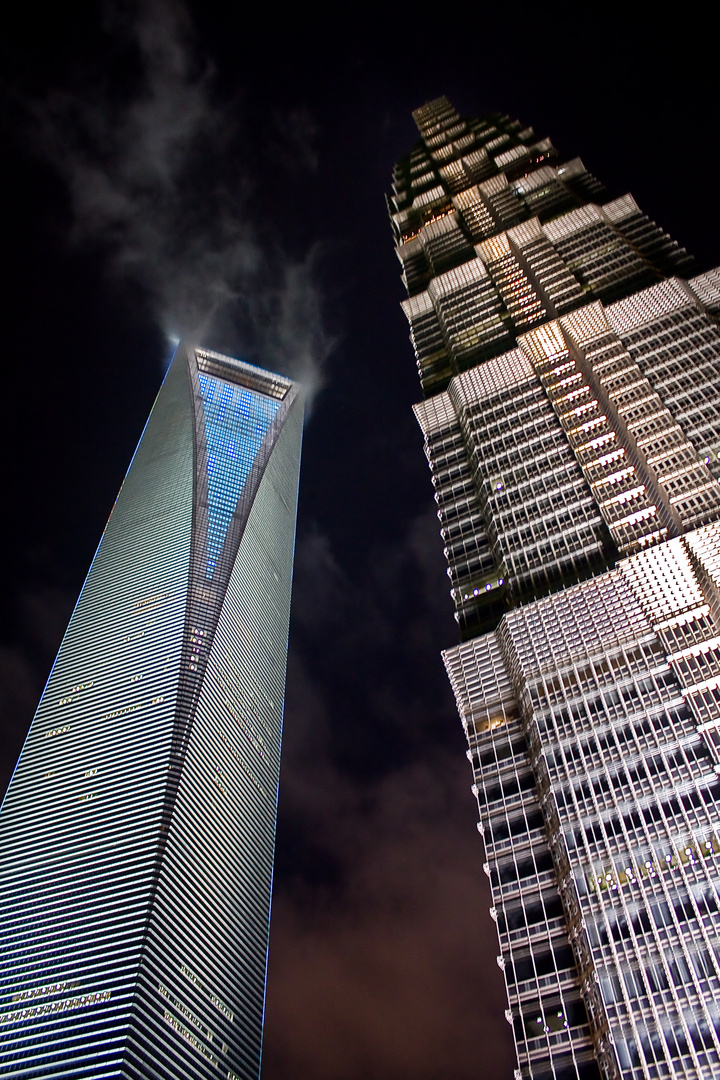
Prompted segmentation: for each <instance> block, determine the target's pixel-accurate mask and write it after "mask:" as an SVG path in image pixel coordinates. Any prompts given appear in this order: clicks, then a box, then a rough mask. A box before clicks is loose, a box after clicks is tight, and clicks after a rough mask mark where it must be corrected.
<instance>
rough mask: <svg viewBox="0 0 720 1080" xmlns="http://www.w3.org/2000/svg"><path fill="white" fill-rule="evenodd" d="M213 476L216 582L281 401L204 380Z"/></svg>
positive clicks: (211, 545) (211, 533) (211, 557)
mask: <svg viewBox="0 0 720 1080" xmlns="http://www.w3.org/2000/svg"><path fill="white" fill-rule="evenodd" d="M199 382H200V395H201V397H202V402H203V409H204V414H205V440H206V444H207V472H208V531H207V569H206V576H207V577H208V578H212V576H213V574H214V572H215V567H216V565H217V560H218V558H219V556H220V552H221V551H222V546H223V542H224V540H225V536H226V534H227V531H228V528H229V527H230V523H231V521H232V517H233V514H234V512H235V507H236V506H237V501H238V499H239V498H240V495H241V493H242V490H243V487H244V486H245V481H246V480H247V478H248V475H249V473H250V470H251V468H252V466H253V462H254V461H255V458H256V456H257V452H258V450H259V449H260V446H261V445H262V441H263V439H264V437H265V435H266V433H267V430H268V428H269V427H270V425H271V423H272V422H273V420H274V418H275V414H276V413H277V411H278V409H279V407H280V402H279V401H277V400H276V399H275V398H268V397H264V396H263V395H261V394H256V393H254V392H253V391H252V390H247V389H245V388H244V387H241V386H235V385H232V384H231V383H226V382H223V381H222V380H221V379H215V378H213V377H212V376H210V375H204V374H201V375H200V376H199Z"/></svg>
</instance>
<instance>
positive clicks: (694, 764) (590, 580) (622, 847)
mask: <svg viewBox="0 0 720 1080" xmlns="http://www.w3.org/2000/svg"><path fill="white" fill-rule="evenodd" d="M414 117H415V120H416V123H417V125H418V128H419V130H420V135H421V141H420V142H419V143H418V145H417V146H416V148H415V149H414V150H413V151H412V152H411V153H410V155H409V156H408V157H406V158H404V159H403V160H402V161H401V162H400V163H399V164H398V166H397V167H396V169H395V173H394V180H393V190H392V193H391V194H390V197H389V206H390V214H391V219H392V223H393V229H394V232H395V238H396V243H397V253H398V256H399V258H400V261H401V263H402V268H403V279H404V281H405V284H406V286H407V290H408V299H407V300H406V301H405V302H404V304H403V307H404V309H405V313H406V315H407V317H408V319H409V322H410V327H411V337H412V341H413V345H414V347H415V352H416V356H417V364H418V370H419V373H420V379H421V382H422V386H423V390H424V392H425V395H426V397H425V400H424V401H423V402H422V404H420V405H418V406H416V410H415V411H416V415H417V419H418V421H419V423H420V426H421V428H422V430H423V433H424V435H425V446H426V453H427V456H428V460H429V462H430V467H431V470H432V476H433V484H434V486H435V499H436V501H437V505H438V517H439V519H440V525H441V532H442V536H443V539H444V543H445V555H446V558H447V562H448V574H449V576H450V581H451V586H452V597H453V600H454V603H455V609H456V619H457V621H458V624H459V627H460V632H461V637H462V642H463V643H462V644H461V645H459V646H457V647H456V648H451V649H449V650H448V651H447V652H446V653H445V654H444V660H445V664H446V667H447V671H448V674H449V677H450V681H451V684H452V687H453V690H454V692H455V696H456V699H457V704H458V709H459V712H460V716H461V718H462V722H463V725H464V727H465V731H466V734H467V739H468V746H469V749H468V757H469V759H470V761H471V763H472V767H473V771H474V787H473V790H474V791H475V793H476V794H477V798H478V805H479V811H480V821H479V830H480V832H481V834H482V836H483V840H484V844H485V850H486V857H487V862H486V864H485V869H486V872H487V874H488V876H489V878H490V883H491V889H492V896H493V907H492V909H491V911H490V914H491V916H492V918H493V919H494V920H495V921H496V923H497V928H498V937H499V955H498V964H499V965H500V967H501V968H502V969H503V971H504V974H505V979H506V983H507V993H508V1006H509V1007H508V1010H507V1014H506V1015H507V1019H508V1021H509V1022H510V1023H511V1025H512V1027H513V1031H514V1036H515V1043H516V1047H517V1053H518V1069H517V1072H516V1077H517V1078H518V1080H520V1078H523V1080H525V1078H527V1080H529V1078H532V1080H551V1078H553V1080H571V1078H572V1080H575V1078H582V1080H586V1078H587V1080H589V1078H591V1077H598V1076H601V1077H603V1078H604V1080H615V1078H619V1077H623V1078H627V1080H630V1078H633V1080H635V1078H637V1080H640V1078H641V1077H642V1078H644V1080H649V1078H655V1077H676V1078H680V1077H683V1078H685V1077H688V1078H689V1077H693V1078H695V1077H704V1078H708V1080H709V1078H710V1077H717V1076H718V1075H720V776H719V775H718V774H719V773H720V735H719V734H718V726H719V725H720V486H719V483H718V481H719V479H720V322H719V321H718V316H720V271H718V270H713V271H711V272H709V273H704V274H699V275H696V274H695V271H694V268H693V264H692V261H691V260H690V259H689V257H688V256H687V255H686V253H685V252H684V251H683V250H682V249H680V248H679V247H678V246H677V244H675V243H674V242H673V241H672V240H671V239H670V238H669V237H668V236H667V235H666V234H664V233H663V232H662V231H661V230H660V229H659V228H658V227H657V225H655V224H654V223H653V222H652V221H650V220H649V219H648V218H647V217H646V216H645V215H644V214H643V213H642V212H641V210H640V209H639V207H638V206H637V205H636V203H635V201H634V200H633V198H632V196H630V195H623V196H622V197H621V198H612V199H610V198H609V196H608V195H607V193H606V192H605V190H604V189H603V187H602V185H601V184H600V183H599V182H598V181H597V180H596V179H595V178H594V177H593V176H591V175H590V174H589V173H588V172H587V171H586V169H585V167H584V166H583V164H582V162H581V161H580V160H579V159H577V158H576V159H574V160H572V161H563V160H562V159H561V158H560V157H559V156H558V154H557V152H556V151H555V149H554V147H553V146H552V143H551V142H550V141H549V140H548V139H541V140H539V139H538V138H537V137H536V136H535V134H534V133H533V131H532V129H530V128H523V127H522V125H521V124H519V123H517V122H511V121H510V120H509V119H508V118H507V117H504V116H490V117H487V118H485V119H481V120H468V121H465V120H461V118H460V117H459V116H458V114H457V112H456V111H455V110H454V108H453V107H452V106H451V105H450V103H449V102H448V101H447V99H445V98H440V99H439V100H437V101H433V102H431V103H430V104H428V105H425V106H424V107H423V108H421V109H418V110H417V112H416V113H415V114H414ZM694 275H695V276H694ZM468 932H471V931H470V928H468Z"/></svg>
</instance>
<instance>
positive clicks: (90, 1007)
mask: <svg viewBox="0 0 720 1080" xmlns="http://www.w3.org/2000/svg"><path fill="white" fill-rule="evenodd" d="M301 434H302V395H301V393H300V390H299V388H298V387H297V386H296V385H295V384H293V383H291V382H290V381H288V380H287V379H284V378H281V377H280V376H277V375H273V374H270V373H269V372H266V371H262V370H260V369H259V368H255V367H251V366H250V365H247V364H244V363H240V362H238V361H236V360H232V359H229V358H228V357H225V356H220V355H218V354H215V353H212V352H208V351H204V350H201V349H195V348H189V347H185V346H180V348H179V349H178V351H177V353H176V356H175V358H174V360H173V362H172V364H171V366H170V368H169V370H168V373H167V376H166V378H165V381H164V383H163V386H162V388H161V390H160V393H159V395H158V398H157V401H156V403H155V406H154V408H153V410H152V413H151V415H150V418H149V420H148V423H147V426H146V428H145V431H144V433H143V436H142V438H141V440H140V443H139V445H138V448H137V451H136V453H135V456H134V458H133V461H132V464H131V466H130V469H129V471H128V473H127V476H126V478H125V481H124V483H123V486H122V489H121V491H120V494H119V496H118V499H117V502H116V504H115V507H114V509H113V511H112V514H111V516H110V519H109V521H108V524H107V527H106V529H105V532H104V534H103V537H102V540H101V542H100V546H99V547H98V550H97V553H96V555H95V558H94V560H93V563H92V566H91V569H90V572H89V574H88V577H87V580H86V582H85V585H84V587H83V589H82V592H81V594H80V598H79V600H78V603H77V606H76V608H75V611H74V613H73V616H72V618H71V620H70V624H69V626H68V629H67V632H66V634H65V637H64V639H63V642H62V645H61V648H60V652H59V653H58V656H57V659H56V661H55V665H54V667H53V670H52V673H51V675H50V678H49V680H48V683H47V686H46V688H45V691H44V693H43V696H42V699H41V701H40V705H39V707H38V710H37V713H36V716H35V719H34V720H33V723H32V727H31V729H30V733H29V735H28V737H27V741H26V743H25V747H24V749H23V751H22V754H21V757H20V760H19V762H18V765H17V768H16V771H15V774H14V776H13V779H12V781H11V784H10V787H9V789H8V792H7V795H6V798H5V801H4V803H3V806H2V812H0V866H1V868H2V869H1V873H0V927H1V933H0V972H1V973H2V977H1V979H0V1074H2V1075H8V1076H23V1077H34V1076H37V1077H40V1076H42V1077H60V1076H62V1077H127V1078H131V1077H133V1078H136V1080H140V1078H142V1080H147V1078H148V1077H153V1078H154V1077H158V1078H167V1080H170V1078H172V1080H177V1078H178V1077H187V1078H198V1080H201V1078H202V1080H205V1078H210V1077H212V1078H214V1080H215V1078H217V1077H223V1078H227V1080H239V1078H242V1080H246V1078H250V1077H253V1078H257V1076H258V1073H259V1068H260V1050H261V1040H262V1022H263V1008H264V993H265V972H266V954H267V946H268V923H269V914H270V892H271V882H272V868H273V848H274V836H275V820H276V805H277V791H278V775H279V764H280V741H281V730H282V715H283V696H284V683H285V667H286V655H287V633H288V618H289V607H290V588H291V578H292V557H293V546H294V535H295V512H296V501H297V485H298V470H299V459H300V443H301Z"/></svg>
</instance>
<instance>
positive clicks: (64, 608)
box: [0, 0, 720, 1080]
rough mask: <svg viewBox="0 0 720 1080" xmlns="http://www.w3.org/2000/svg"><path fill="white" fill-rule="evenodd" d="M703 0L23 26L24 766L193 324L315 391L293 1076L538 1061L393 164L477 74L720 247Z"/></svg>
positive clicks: (130, 17)
mask: <svg viewBox="0 0 720 1080" xmlns="http://www.w3.org/2000/svg"><path fill="white" fill-rule="evenodd" d="M647 10H648V11H657V9H652V8H650V6H648V7H647ZM687 10H690V9H687ZM678 11H679V9H678V10H676V11H675V14H674V16H673V18H674V20H675V21H673V22H672V23H670V22H668V23H663V22H661V21H659V20H660V16H659V15H657V14H653V16H652V19H653V21H648V20H646V19H644V18H642V17H641V16H639V15H637V16H636V15H635V14H634V12H633V10H632V9H631V8H628V7H627V6H617V7H612V6H608V5H602V6H600V7H599V8H598V7H592V8H591V7H590V6H589V5H578V9H577V10H574V11H573V10H571V11H568V12H566V13H564V14H563V12H562V9H561V8H560V7H559V6H557V5H536V6H535V7H534V8H533V9H529V8H526V7H525V6H523V5H522V4H514V5H506V6H505V7H502V8H501V7H500V6H499V5H492V6H490V5H487V6H483V5H482V4H476V5H473V6H472V7H467V8H466V7H462V6H459V7H458V6H456V7H451V6H447V5H444V6H436V7H435V8H433V9H429V13H428V14H421V13H420V10H419V9H415V8H414V7H413V6H412V5H404V6H403V7H402V9H399V10H397V11H396V10H395V9H392V8H390V7H385V8H377V9H373V7H372V6H371V5H363V6H362V9H361V10H360V11H354V10H350V11H347V12H341V11H340V9H339V8H335V9H332V10H331V9H328V12H327V13H326V14H324V15H321V14H315V13H314V12H313V11H311V10H308V8H307V7H306V6H305V5H297V6H295V7H294V8H293V9H292V11H291V13H290V14H285V13H283V12H282V11H281V10H280V9H279V8H277V7H276V6H275V5H263V4H256V5H253V6H252V10H250V8H249V6H246V5H226V4H219V3H216V2H206V3H203V4H199V3H195V4H191V5H190V6H189V7H187V8H185V7H182V6H181V5H179V4H173V3H167V4H164V3H162V2H155V0H151V2H148V3H145V4H138V5H126V4H116V5H110V4H108V5H99V4H92V3H86V4H80V3H72V2H71V3H70V4H65V5H56V6H55V8H54V10H53V11H51V12H50V13H49V14H47V13H46V14H43V15H42V16H41V15H40V12H39V10H38V9H37V8H36V7H34V6H32V5H27V4H26V5H20V6H19V7H18V8H16V9H15V10H14V12H13V19H14V23H13V27H12V28H7V27H6V35H5V41H4V43H3V45H2V47H1V50H0V59H1V61H2V63H1V65H0V70H1V71H2V75H1V78H2V81H3V90H4V105H3V111H2V132H3V142H2V148H3V163H2V177H3V185H4V197H3V201H2V207H3V215H2V217H3V224H4V234H5V242H4V275H3V277H4V288H3V292H2V296H3V300H4V302H5V303H4V313H3V322H2V329H3V333H2V346H1V347H2V351H3V360H2V372H3V384H4V409H3V421H2V427H1V431H2V462H3V468H2V506H3V508H4V522H5V524H4V528H3V530H2V544H3V552H2V559H1V560H0V568H1V570H2V575H3V584H2V589H1V591H0V597H1V598H2V605H3V618H2V620H1V622H0V633H1V637H0V710H1V715H0V723H1V724H2V732H3V742H2V746H1V748H0V765H1V767H2V776H1V777H0V784H2V786H3V787H4V784H5V782H6V780H7V778H8V777H9V775H10V773H11V770H12V767H13V764H14V762H15V759H16V757H17V754H18V752H19V749H20V747H21V745H22V740H23V738H24V735H25V732H26V731H27V728H28V725H29V723H30V720H31V718H32V714H33V711H34V708H35V706H36V704H37V700H38V697H39V695H40V692H41V690H42V687H43V684H44V681H45V679H46V677H47V674H48V671H49V667H50V664H51V663H52V660H53V658H54V655H55V653H56V651H57V648H58V645H59V642H60V638H61V635H62V632H63V630H64V628H65V625H66V623H67V620H68V618H69V616H70V613H71V611H72V606H73V603H74V601H75V599H76V597H77V594H78V591H79V589H80V586H81V584H82V581H83V578H84V575H85V573H86V572H87V568H88V565H89V563H90V560H91V558H92V555H93V552H94V550H95V547H96V545H97V543H98V540H99V538H100V535H101V532H102V529H103V526H104V524H105V521H106V519H107V516H108V513H109V511H110V509H111V507H112V504H113V500H114V498H115V495H116V493H117V490H118V488H119V485H120V483H121V481H122V477H123V475H124V472H125V470H126V468H127V465H128V463H129V460H130V457H131V455H132V452H133V450H134V447H135V445H136V443H137V440H138V438H139V436H140V433H141V431H142V426H143V424H144V421H145V419H146V417H147V414H148V411H149V409H150V406H151V404H152V401H153V398H154V396H155V394H156V392H157V389H158V386H159V383H160V380H161V378H162V374H163V370H164V367H165V365H166V363H167V359H168V357H169V355H170V351H171V345H170V343H169V336H171V335H173V334H175V335H179V334H186V335H189V336H191V337H192V338H194V340H196V341H197V342H198V343H199V344H203V345H205V346H208V347H210V348H215V349H218V350H220V351H224V352H228V353H230V354H232V355H236V356H241V357H243V358H246V359H248V360H250V361H251V362H255V363H258V364H261V365H263V366H267V367H271V368H276V369H277V370H280V371H284V372H286V373H288V374H290V375H294V376H296V377H301V378H303V379H305V380H306V381H308V383H309V384H310V385H311V387H312V388H313V400H312V409H311V415H310V418H309V421H308V423H307V426H306V431H305V445H304V457H303V467H302V476H301V486H300V508H299V520H298V539H297V549H296V567H295V588H294V596H293V615H292V626H291V636H290V657H289V669H288V689H287V701H286V715H285V745H284V751H283V755H284V756H283V769H282V779H281V794H280V807H279V823H278V843H277V867H276V876H275V899H274V907H273V919H272V931H271V945H270V968H269V980H268V997H267V1016H266V1036H265V1053H264V1070H263V1076H264V1078H265V1080H281V1078H282V1080H287V1078H293V1080H404V1078H407V1077H410V1076H412V1077H413V1080H470V1078H474V1080H478V1078H479V1080H494V1078H495V1077H497V1078H501V1077H502V1078H507V1080H509V1078H510V1077H511V1075H512V1067H513V1063H512V1046H511V1035H510V1028H509V1027H508V1025H507V1023H506V1021H505V1019H504V1017H503V1010H504V1008H505V1000H504V990H503V985H502V977H501V974H500V971H499V969H498V967H497V965H496V962H495V955H496V953H497V942H496V939H495V935H494V926H493V924H492V922H491V920H490V919H489V917H488V914H487V909H488V907H489V906H490V894H489V889H488V887H487V879H486V877H485V875H484V873H483V872H482V861H483V852H482V846H481V843H480V840H479V837H478V836H477V833H476V829H475V822H476V816H477V812H476V808H475V806H474V800H473V798H472V796H471V794H470V790H469V788H470V783H471V775H470V767H469V765H468V763H467V761H466V760H465V746H464V739H463V735H462V729H461V726H460V723H459V721H458V719H457V714H456V713H455V709H454V703H453V701H452V696H451V693H450V690H449V686H448V684H447V682H446V679H445V675H444V671H443V669H442V665H441V661H440V655H439V653H440V650H441V648H443V647H447V646H451V645H453V644H454V643H455V642H456V640H457V638H456V628H455V623H454V620H453V617H452V608H451V603H450V598H449V594H448V581H447V577H446V575H445V568H444V561H443V557H442V548H441V543H440V538H439V534H438V525H437V519H436V517H435V504H434V502H433V498H432V486H431V484H430V479H429V471H428V469H427V465H426V462H425V459H424V456H423V452H422V440H421V437H420V432H419V429H418V428H417V426H416V424H415V421H414V419H413V417H412V413H411V408H410V407H411V405H412V403H413V402H414V401H416V400H418V398H419V396H420V394H419V383H418V380H417V375H416V371H415V364H414V358H413V355H412V351H411V347H410V345H409V342H408V335H407V324H406V322H405V319H404V316H403V315H402V312H401V310H400V308H399V306H398V302H399V300H401V299H402V296H403V290H402V285H401V281H400V274H399V263H398V262H397V260H396V257H395V255H394V252H393V246H392V236H391V231H390V227H389V224H388V221H387V216H386V211H385V205H384V198H383V196H384V192H385V190H386V189H387V188H388V187H389V185H390V177H391V170H392V165H393V163H394V161H395V160H396V159H397V158H398V157H400V156H401V155H402V154H404V153H406V152H408V151H409V150H410V149H411V147H412V145H413V143H414V142H415V140H416V135H417V133H416V131H415V128H414V125H413V123H412V119H411V116H410V113H411V110H412V109H413V108H415V107H417V106H418V105H420V104H422V103H423V102H425V101H427V100H429V99H431V98H433V97H436V96H438V95H439V94H441V93H446V94H447V95H448V96H449V97H450V99H451V100H452V101H453V102H454V104H455V105H456V106H457V107H458V109H459V110H460V112H461V113H464V114H467V115H479V114H482V113H484V112H490V111H502V112H506V113H509V114H510V115H511V116H512V117H517V118H519V119H521V120H522V121H523V122H524V123H527V124H532V125H533V127H534V128H535V131H536V132H537V134H538V136H539V137H543V136H550V137H551V138H552V139H553V141H554V143H555V145H556V146H558V148H559V149H560V151H561V152H562V153H564V154H566V155H567V156H569V157H572V156H575V155H576V154H577V155H580V156H581V157H582V159H583V161H584V162H585V164H586V166H587V167H588V168H589V169H590V170H591V171H592V172H594V173H595V174H596V175H597V176H599V177H600V178H601V179H602V180H603V181H604V182H605V183H606V185H607V186H608V188H609V190H610V193H611V194H612V195H621V194H623V193H624V192H626V191H631V192H632V193H633V194H634V195H635V197H636V199H637V201H638V203H639V204H640V206H641V208H642V209H643V210H644V211H645V212H647V213H649V214H650V216H651V217H653V218H655V219H656V220H657V221H658V222H659V223H660V224H661V225H662V226H663V227H664V228H665V229H667V231H669V232H670V233H671V234H672V235H673V236H674V237H675V238H676V239H677V240H678V241H679V242H680V243H681V244H683V245H684V246H686V247H687V248H688V249H689V250H690V251H691V252H692V253H693V254H695V256H696V257H697V259H698V262H699V265H700V268H701V269H707V268H709V267H710V266H713V265H716V263H718V262H720V244H719V243H718V235H717V233H718V227H717V209H716V208H717V182H718V181H717V178H718V173H717V164H718V161H717V157H718V146H717V142H718V122H717V106H718V85H717V78H718V76H717V71H718V67H717V62H716V57H715V45H714V40H713V38H712V36H711V35H710V34H709V33H708V32H707V27H703V25H701V24H700V23H690V22H689V21H688V20H685V21H683V22H680V21H678V20H679V14H678ZM681 14H682V12H681ZM656 20H658V21H656Z"/></svg>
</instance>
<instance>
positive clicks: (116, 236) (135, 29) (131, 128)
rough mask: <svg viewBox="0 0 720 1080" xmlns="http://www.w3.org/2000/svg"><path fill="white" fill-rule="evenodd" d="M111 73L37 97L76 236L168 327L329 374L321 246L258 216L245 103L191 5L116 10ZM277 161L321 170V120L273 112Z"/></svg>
mask: <svg viewBox="0 0 720 1080" xmlns="http://www.w3.org/2000/svg"><path fill="white" fill-rule="evenodd" d="M106 27H107V32H108V34H109V35H110V38H111V39H112V40H113V43H114V45H115V48H116V53H117V54H119V61H118V63H117V64H116V65H115V66H114V68H113V70H114V72H115V74H114V78H112V79H109V80H106V81H104V82H103V83H102V84H100V82H99V80H98V82H96V84H95V85H91V86H87V87H85V88H84V89H83V90H82V91H78V90H77V89H75V90H73V91H69V90H67V89H63V90H60V89H58V90H56V91H55V92H54V93H52V94H51V95H50V96H49V97H47V98H46V99H45V100H44V101H42V102H39V103H38V102H35V103H34V105H33V107H32V108H33V113H34V116H35V118H36V121H37V131H38V135H39V146H40V148H41V151H42V153H43V154H44V155H45V157H46V158H47V159H48V160H49V161H50V162H51V163H52V164H53V165H54V166H55V167H56V168H57V169H58V170H59V172H60V173H61V175H62V176H63V177H64V179H65V181H66V183H67V187H68V191H69V193H70V198H71V203H72V211H73V228H72V238H73V240H74V241H75V242H76V243H81V244H87V243H90V244H93V245H98V246H100V247H102V248H104V249H105V250H106V251H107V258H108V267H109V269H110V270H111V272H112V273H114V274H115V275H117V276H119V277H120V278H123V279H126V280H129V281H132V282H134V283H135V284H139V285H140V286H141V289H142V291H143V293H144V295H145V297H146V299H147V303H148V305H149V307H150V310H151V312H152V313H153V315H154V317H155V318H156V319H157V321H158V323H159V325H160V326H161V327H162V329H163V330H164V331H165V333H166V334H167V335H168V336H169V337H186V338H190V339H192V340H194V341H202V342H203V343H204V344H208V345H215V346H216V347H222V348H227V349H232V350H234V351H235V352H236V353H239V354H241V355H243V356H244V357H245V358H247V359H249V360H251V361H252V362H255V363H258V364H262V365H264V366H268V367H274V368H275V369H277V370H280V371H282V372H284V373H287V374H290V375H292V376H294V377H296V378H300V379H302V380H304V381H305V382H306V383H307V384H308V386H309V388H310V390H311V391H313V390H316V389H317V388H318V386H319V385H320V383H321V381H322V367H323V363H324V361H325V359H326V357H327V355H328V353H329V351H330V349H331V347H332V340H331V338H330V337H329V335H328V333H327V331H326V329H325V326H324V322H323V317H322V298H321V295H320V290H319V286H318V277H317V262H318V249H314V250H312V251H310V252H308V253H307V254H306V256H305V257H304V258H300V259H295V260H291V259H290V258H288V257H287V255H286V254H285V253H284V252H283V250H282V248H281V246H280V245H279V243H278V242H277V240H276V239H275V238H274V236H273V229H272V223H271V222H268V221H263V220H262V219H259V218H258V212H257V202H258V200H257V198H256V195H257V186H258V177H257V176H256V175H254V172H253V165H252V163H251V160H249V157H250V156H249V155H248V154H247V153H245V154H243V132H242V129H241V124H240V120H239V116H238V112H239V109H238V106H237V103H229V102H225V101H222V100H220V99H219V97H218V94H217V92H216V85H215V79H214V72H213V68H212V65H211V64H210V63H209V62H208V61H207V60H205V59H204V58H202V57H201V56H200V54H199V50H198V48H197V45H196V41H195V36H194V31H193V26H192V23H191V20H190V18H189V15H188V13H187V10H186V9H185V8H184V7H183V6H182V4H180V3H175V2H171V0H141V2H140V3H139V4H138V5H137V6H134V7H133V8H132V9H126V8H123V9H120V8H117V7H115V8H112V9H108V18H107V20H106ZM273 127H274V134H273V138H274V140H275V142H274V145H275V152H274V159H275V160H276V161H279V162H280V163H281V164H282V163H283V162H285V165H286V166H287V168H288V169H290V167H291V166H292V169H294V170H295V171H297V170H298V169H305V170H308V169H311V170H312V169H315V168H316V167H317V159H316V155H315V150H314V137H315V126H314V122H313V120H312V117H311V116H310V115H309V114H307V113H305V112H303V111H300V112H298V113H293V114H292V115H291V116H288V117H285V118H282V117H276V118H275V122H274V125H273Z"/></svg>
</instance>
